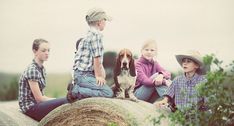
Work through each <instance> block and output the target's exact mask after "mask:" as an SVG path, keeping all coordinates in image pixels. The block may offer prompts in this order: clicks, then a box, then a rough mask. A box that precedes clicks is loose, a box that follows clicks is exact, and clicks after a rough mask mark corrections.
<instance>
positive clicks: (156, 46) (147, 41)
mask: <svg viewBox="0 0 234 126" xmlns="http://www.w3.org/2000/svg"><path fill="white" fill-rule="evenodd" d="M148 46H154V48H155V49H156V50H158V45H157V42H156V41H155V40H153V39H149V40H146V41H145V42H144V43H143V45H142V47H141V50H143V49H144V48H146V47H148Z"/></svg>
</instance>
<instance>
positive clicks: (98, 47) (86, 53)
mask: <svg viewBox="0 0 234 126" xmlns="http://www.w3.org/2000/svg"><path fill="white" fill-rule="evenodd" d="M102 37H103V35H102V34H101V33H100V32H99V31H98V30H96V29H95V28H91V29H90V30H89V31H88V33H87V35H86V36H85V37H84V39H83V40H82V41H81V42H80V44H79V46H78V50H77V52H76V54H75V65H74V68H73V69H74V70H76V69H78V70H80V71H94V68H93V60H94V57H101V63H102V62H103V54H104V48H103V43H102Z"/></svg>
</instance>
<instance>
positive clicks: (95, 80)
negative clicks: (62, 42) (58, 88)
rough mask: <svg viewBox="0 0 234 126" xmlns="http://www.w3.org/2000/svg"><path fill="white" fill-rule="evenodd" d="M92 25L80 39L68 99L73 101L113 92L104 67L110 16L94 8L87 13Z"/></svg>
mask: <svg viewBox="0 0 234 126" xmlns="http://www.w3.org/2000/svg"><path fill="white" fill-rule="evenodd" d="M85 19H86V22H87V23H88V25H89V26H90V29H89V30H88V32H87V34H86V35H85V36H84V37H83V38H82V40H80V42H79V45H78V46H77V47H78V48H77V51H76V54H75V63H74V66H73V70H74V79H73V83H74V86H73V85H69V86H68V93H67V99H68V101H69V102H73V101H75V100H76V99H81V98H85V97H112V96H113V92H112V90H111V88H110V87H109V86H107V85H106V80H105V76H106V75H105V70H104V67H103V54H104V50H103V49H104V47H103V35H102V33H101V31H103V30H104V28H105V25H106V21H110V20H111V19H110V17H109V16H107V15H106V12H105V11H103V10H102V9H100V8H93V9H90V10H89V11H88V13H87V14H86V17H85Z"/></svg>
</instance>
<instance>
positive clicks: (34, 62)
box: [32, 59, 44, 70]
mask: <svg viewBox="0 0 234 126" xmlns="http://www.w3.org/2000/svg"><path fill="white" fill-rule="evenodd" d="M32 62H33V64H35V65H36V66H37V68H39V69H41V70H42V69H43V68H44V66H42V67H40V66H39V64H38V63H37V62H36V61H35V59H33V61H32Z"/></svg>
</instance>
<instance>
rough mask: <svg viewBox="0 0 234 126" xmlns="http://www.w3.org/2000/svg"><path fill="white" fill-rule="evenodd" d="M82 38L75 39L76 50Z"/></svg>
mask: <svg viewBox="0 0 234 126" xmlns="http://www.w3.org/2000/svg"><path fill="white" fill-rule="evenodd" d="M82 39H83V38H80V39H78V40H77V42H76V50H78V47H79V44H80V42H81V41H82Z"/></svg>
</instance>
